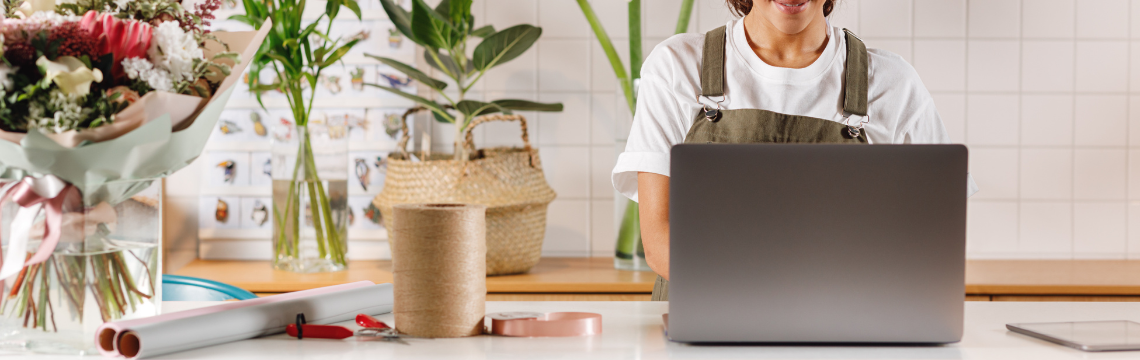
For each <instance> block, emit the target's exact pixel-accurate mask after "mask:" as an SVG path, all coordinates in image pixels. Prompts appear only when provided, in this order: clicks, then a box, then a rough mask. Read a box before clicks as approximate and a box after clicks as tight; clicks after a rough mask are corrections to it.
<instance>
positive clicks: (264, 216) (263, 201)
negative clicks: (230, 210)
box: [241, 197, 273, 229]
mask: <svg viewBox="0 0 1140 360" xmlns="http://www.w3.org/2000/svg"><path fill="white" fill-rule="evenodd" d="M241 210H242V211H241V228H242V229H271V228H272V227H273V219H272V218H270V214H272V213H273V200H272V199H270V198H261V197H243V198H241Z"/></svg>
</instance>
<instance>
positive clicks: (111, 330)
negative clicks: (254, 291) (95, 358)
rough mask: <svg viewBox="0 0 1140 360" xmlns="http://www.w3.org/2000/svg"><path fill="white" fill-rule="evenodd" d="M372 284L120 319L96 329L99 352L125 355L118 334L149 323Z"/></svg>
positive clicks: (355, 283) (301, 292) (110, 354)
mask: <svg viewBox="0 0 1140 360" xmlns="http://www.w3.org/2000/svg"><path fill="white" fill-rule="evenodd" d="M373 285H376V284H374V283H373V282H371V281H357V282H352V283H347V284H340V285H333V286H326V287H321V288H316V289H309V290H302V291H294V292H291V293H284V294H280V295H273V296H266V297H260V298H256V299H249V300H245V301H230V302H226V303H224V304H220V305H214V306H207V307H204V308H197V309H190V310H184V311H179V312H173V313H169V314H162V315H157V316H150V317H145V318H138V319H131V320H121V321H114V322H109V323H104V324H103V325H100V326H99V327H98V328H96V329H95V345H96V347H97V348H98V349H99V353H100V354H103V356H108V357H116V356H122V354H120V353H119V350H118V344H117V343H118V340H119V338H120V336H119V335H122V334H123V332H124V331H127V330H130V329H133V328H135V327H137V326H141V325H145V324H150V323H156V322H162V321H170V320H176V319H182V318H187V317H191V316H201V315H206V314H211V313H216V312H221V311H226V310H233V309H240V308H244V307H249V306H254V305H260V304H267V303H275V302H281V301H287V300H292V299H301V298H306V297H311V296H316V295H320V294H327V293H335V292H338V291H343V290H348V289H355V288H361V287H365V286H373Z"/></svg>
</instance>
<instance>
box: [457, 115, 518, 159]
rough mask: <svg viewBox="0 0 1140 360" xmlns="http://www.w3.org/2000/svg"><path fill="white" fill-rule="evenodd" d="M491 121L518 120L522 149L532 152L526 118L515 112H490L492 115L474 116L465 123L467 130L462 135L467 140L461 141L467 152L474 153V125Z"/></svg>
mask: <svg viewBox="0 0 1140 360" xmlns="http://www.w3.org/2000/svg"><path fill="white" fill-rule="evenodd" d="M492 121H518V122H519V127H520V128H522V142H523V149H525V150H526V151H531V152H533V151H532V147H531V146H530V135H528V134H527V130H526V118H525V117H523V116H522V115H517V114H515V115H504V114H492V115H483V116H479V117H476V118H475V120H472V121H471V124H470V125H467V130H466V131H464V132H465V133H466V134H465V135H464V136H465V139H466V140H467V141H465V142H464V143H463V147H464V148H465V149H467V153H468V154H473V153H475V139H474V135H473V133H472V132H473V131H475V127H476V126H479V125H482V124H485V123H489V122H492Z"/></svg>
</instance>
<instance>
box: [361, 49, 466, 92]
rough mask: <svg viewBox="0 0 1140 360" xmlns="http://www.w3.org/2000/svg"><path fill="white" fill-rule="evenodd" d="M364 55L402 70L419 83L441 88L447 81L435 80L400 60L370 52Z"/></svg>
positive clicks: (444, 86) (437, 88) (445, 85)
mask: <svg viewBox="0 0 1140 360" xmlns="http://www.w3.org/2000/svg"><path fill="white" fill-rule="evenodd" d="M364 56H367V57H370V58H373V59H376V60H378V61H380V62H382V63H384V65H388V66H391V67H392V68H393V69H396V71H399V72H402V73H404V74H405V75H408V77H410V78H412V79H415V80H416V81H419V82H420V83H422V84H424V85H427V86H429V87H431V88H432V89H436V90H443V89H444V88H446V87H447V83H445V82H443V81H440V80H436V79H434V78H432V77H431V76H428V74H424V73H423V72H422V71H419V70H417V69H416V68H414V67H411V66H409V65H408V64H404V63H402V62H399V61H396V60H393V59H389V58H386V57H382V56H376V55H372V54H364Z"/></svg>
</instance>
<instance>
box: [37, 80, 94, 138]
mask: <svg viewBox="0 0 1140 360" xmlns="http://www.w3.org/2000/svg"><path fill="white" fill-rule="evenodd" d="M83 98H84V96H83V95H78V94H65V93H64V92H63V91H60V90H59V89H52V91H51V93H49V94H48V101H47V104H41V103H39V102H32V103H30V104H28V116H27V120H28V127H29V128H38V129H43V130H48V131H50V132H53V133H61V132H64V131H68V130H72V129H75V128H77V127H78V126H79V124H80V123H81V122H82V121H83V120H84V119H86V118H87V115H88V114H89V113H90V112H91V110H89V109H84V108H83V105H82V102H83ZM49 112H50V113H51V114H50V115H49V114H48V113H49Z"/></svg>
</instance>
